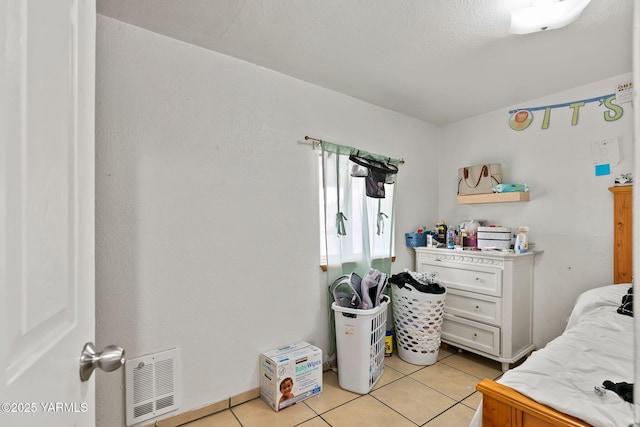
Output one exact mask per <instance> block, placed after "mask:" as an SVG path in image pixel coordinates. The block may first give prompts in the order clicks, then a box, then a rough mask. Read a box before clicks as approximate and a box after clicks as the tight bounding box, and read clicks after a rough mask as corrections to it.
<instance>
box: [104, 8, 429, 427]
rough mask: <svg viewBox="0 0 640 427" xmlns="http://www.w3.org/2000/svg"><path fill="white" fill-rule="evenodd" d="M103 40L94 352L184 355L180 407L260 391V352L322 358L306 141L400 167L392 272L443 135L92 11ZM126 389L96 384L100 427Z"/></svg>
mask: <svg viewBox="0 0 640 427" xmlns="http://www.w3.org/2000/svg"><path fill="white" fill-rule="evenodd" d="M97 41H98V45H97V83H96V84H97V93H96V99H97V106H96V145H97V147H96V155H97V158H96V194H97V205H96V233H97V235H96V245H97V247H96V252H97V260H96V264H97V277H96V282H97V289H96V298H97V300H96V305H97V345H98V347H103V346H105V345H108V344H112V343H116V344H119V345H122V346H123V347H124V348H125V349H126V352H127V357H129V358H133V357H136V356H140V355H144V354H147V353H151V352H156V351H160V350H164V349H168V348H172V347H176V346H177V347H179V348H181V350H182V357H183V374H184V379H183V391H184V393H183V396H184V402H183V405H182V407H181V408H180V412H183V411H187V410H190V409H194V408H197V407H200V406H203V405H206V404H210V403H212V402H217V401H220V400H223V399H226V398H228V397H229V396H233V395H236V394H238V393H241V392H244V391H247V390H250V389H252V388H255V387H257V386H258V377H259V376H258V355H259V353H260V352H261V351H264V350H267V349H269V348H273V347H276V346H280V345H283V344H287V343H291V342H294V341H296V340H308V341H310V342H312V343H314V344H316V345H318V346H320V347H321V348H323V349H325V350H326V349H327V340H328V338H327V335H328V333H327V322H328V321H327V309H326V293H327V291H326V277H325V275H324V273H322V272H321V270H320V268H319V238H318V191H317V182H318V161H317V153H318V152H317V151H316V152H313V151H312V149H311V146H310V145H305V144H300V143H298V141H300V140H302V139H303V137H304V136H305V135H311V136H315V137H319V138H324V139H327V140H330V141H332V142H336V143H341V144H345V145H353V146H357V147H359V148H362V149H365V150H368V151H373V152H379V153H383V154H387V155H390V156H392V157H398V158H405V159H406V160H407V163H406V164H405V165H404V166H402V167H401V170H400V174H399V178H398V182H399V188H398V192H397V206H398V209H397V212H398V214H397V218H396V221H397V222H396V228H397V231H398V232H397V236H396V247H397V250H396V253H397V261H396V263H395V264H394V270H395V271H400V270H402V269H403V268H405V267H413V252H412V251H411V250H409V249H407V248H406V247H405V246H404V237H403V236H404V235H403V233H404V231H409V230H412V229H414V228H415V227H417V226H419V225H421V224H427V223H433V222H435V221H436V220H437V200H438V194H437V193H438V188H437V179H438V177H437V170H436V169H435V168H433V167H429V166H430V165H433V163H432V161H433V158H434V157H433V156H434V154H435V153H436V152H437V141H438V138H439V130H438V129H437V128H435V127H433V126H431V125H428V124H425V123H423V122H421V121H418V120H415V119H411V118H408V117H406V116H403V115H400V114H397V113H394V112H391V111H388V110H384V109H381V108H378V107H375V106H373V105H370V104H366V103H363V102H360V101H357V100H355V99H353V98H349V97H347V96H344V95H341V94H339V93H336V92H332V91H329V90H326V89H323V88H320V87H317V86H313V85H311V84H308V83H304V82H301V81H299V80H295V79H292V78H290V77H287V76H284V75H282V74H278V73H275V72H273V71H270V70H266V69H264V68H261V67H257V66H254V65H251V64H248V63H246V62H242V61H239V60H236V59H232V58H230V57H226V56H224V55H220V54H217V53H213V52H210V51H207V50H204V49H201V48H198V47H194V46H192V45H188V44H185V43H182V42H179V41H176V40H173V39H169V38H166V37H163V36H160V35H157V34H154V33H151V32H149V31H146V30H142V29H140V28H137V27H133V26H130V25H128V24H124V23H122V22H119V21H116V20H112V19H110V18H106V17H104V16H100V15H99V16H98V37H97ZM123 390H124V380H123V375H120V374H118V373H112V374H103V373H98V377H97V405H98V407H97V417H98V419H97V424H98V425H99V426H115V425H123V424H124V391H123ZM171 415H173V414H171Z"/></svg>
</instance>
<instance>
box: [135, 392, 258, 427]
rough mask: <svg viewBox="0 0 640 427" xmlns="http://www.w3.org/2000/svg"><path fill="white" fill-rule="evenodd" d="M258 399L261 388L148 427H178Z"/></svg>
mask: <svg viewBox="0 0 640 427" xmlns="http://www.w3.org/2000/svg"><path fill="white" fill-rule="evenodd" d="M257 397H260V388H259V387H258V388H254V389H253V390H249V391H245V392H244V393H240V394H237V395H235V396H232V397H230V398H229V399H225V400H223V401H220V402H217V403H212V404H210V405H206V406H203V407H202V408H198V409H194V410H192V411H187V412H183V413H181V414H177V415H174V416H173V417H169V418H165V419H164V420H159V421H155V422H154V423H153V424H149V425H148V426H147V427H178V426H181V425H183V424H186V423H190V422H192V421H195V420H198V419H200V418H204V417H208V416H209V415H213V414H215V413H216V412H221V411H224V410H225V409H229V408H231V407H233V406H237V405H240V404H242V403H245V402H248V401H249V400H253V399H255V398H257Z"/></svg>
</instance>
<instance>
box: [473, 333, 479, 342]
mask: <svg viewBox="0 0 640 427" xmlns="http://www.w3.org/2000/svg"><path fill="white" fill-rule="evenodd" d="M476 338H478V334H477V333H476V332H474V333H473V339H474V340H475V339H476Z"/></svg>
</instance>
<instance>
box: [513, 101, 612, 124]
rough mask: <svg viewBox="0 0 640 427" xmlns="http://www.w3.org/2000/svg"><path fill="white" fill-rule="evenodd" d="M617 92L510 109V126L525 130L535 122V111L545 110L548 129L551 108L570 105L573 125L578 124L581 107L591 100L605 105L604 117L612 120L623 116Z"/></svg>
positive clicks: (543, 119) (545, 121) (543, 121)
mask: <svg viewBox="0 0 640 427" xmlns="http://www.w3.org/2000/svg"><path fill="white" fill-rule="evenodd" d="M615 99H616V94H615V93H612V94H609V95H603V96H598V97H596V98H589V99H583V100H580V101H573V102H565V103H564V104H554V105H545V106H542V107H533V108H519V109H516V110H510V111H509V114H510V115H511V117H510V118H509V127H510V128H511V129H513V130H525V129H527V128H528V127H529V126H530V125H531V123H532V122H533V111H539V110H543V111H544V115H543V116H542V125H541V127H540V128H541V129H548V128H549V123H550V120H551V110H553V109H554V108H564V107H569V108H571V109H573V115H572V116H571V126H575V125H577V124H578V117H579V114H580V108H581V107H583V106H584V105H586V104H588V103H591V102H598V103H599V104H598V106H599V107H602V106H604V108H605V110H604V111H603V117H604V120H605V121H606V122H612V121H615V120H618V119H619V118H620V117H622V113H623V112H624V110H623V109H622V107H621V106H620V105H617V104H614V103H613V101H614V100H615Z"/></svg>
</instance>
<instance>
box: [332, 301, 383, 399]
mask: <svg viewBox="0 0 640 427" xmlns="http://www.w3.org/2000/svg"><path fill="white" fill-rule="evenodd" d="M388 305H389V297H387V296H386V295H385V296H383V297H382V301H381V302H380V305H378V306H377V307H375V308H372V309H370V310H359V309H355V308H348V307H341V306H339V305H337V304H336V303H335V302H334V303H333V304H332V305H331V308H332V309H333V311H334V312H335V313H334V314H335V323H336V348H337V351H338V383H339V384H340V387H341V388H343V389H345V390H349V391H352V392H354V393H359V394H367V393H369V391H371V389H372V388H373V386H374V385H375V384H376V382H378V380H379V379H380V377H381V376H382V372H383V370H384V353H385V346H384V345H385V337H386V331H387V306H388Z"/></svg>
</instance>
